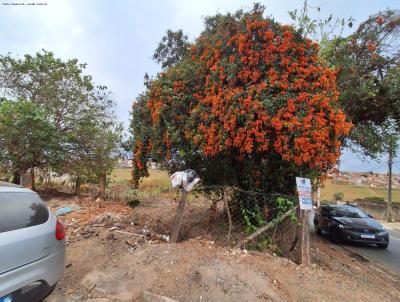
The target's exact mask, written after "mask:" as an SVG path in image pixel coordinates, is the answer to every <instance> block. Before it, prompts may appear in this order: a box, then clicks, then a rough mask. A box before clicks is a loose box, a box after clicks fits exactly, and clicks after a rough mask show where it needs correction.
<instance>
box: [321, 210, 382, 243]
mask: <svg viewBox="0 0 400 302" xmlns="http://www.w3.org/2000/svg"><path fill="white" fill-rule="evenodd" d="M314 227H315V231H316V232H317V234H320V233H321V232H322V231H324V232H327V233H329V235H330V238H331V240H332V242H334V243H339V242H340V241H350V242H362V243H373V244H376V245H377V246H378V247H380V248H387V247H388V246H389V234H388V232H387V231H386V230H385V229H384V228H383V226H382V225H381V224H379V223H378V222H377V221H376V220H374V219H373V217H372V216H371V215H369V214H366V213H365V212H363V211H362V210H360V209H359V208H357V207H356V206H353V205H321V206H320V207H319V208H318V211H317V213H316V214H315V216H314Z"/></svg>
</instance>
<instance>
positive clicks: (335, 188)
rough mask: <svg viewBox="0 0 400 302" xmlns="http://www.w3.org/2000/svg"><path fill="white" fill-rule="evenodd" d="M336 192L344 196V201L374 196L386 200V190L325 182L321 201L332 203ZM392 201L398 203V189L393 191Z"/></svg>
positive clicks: (399, 194) (399, 196)
mask: <svg viewBox="0 0 400 302" xmlns="http://www.w3.org/2000/svg"><path fill="white" fill-rule="evenodd" d="M337 192H342V193H343V194H344V200H346V201H353V200H354V199H357V198H366V197H375V196H378V197H382V198H384V199H385V200H386V199H387V192H386V188H370V187H366V186H357V185H348V184H340V183H332V182H331V181H327V182H326V183H325V184H324V186H323V187H322V188H321V200H328V201H333V194H335V193H337ZM392 199H393V201H394V202H400V190H399V189H394V190H393V197H392Z"/></svg>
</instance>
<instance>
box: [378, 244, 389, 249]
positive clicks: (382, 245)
mask: <svg viewBox="0 0 400 302" xmlns="http://www.w3.org/2000/svg"><path fill="white" fill-rule="evenodd" d="M377 246H378V247H379V248H380V249H387V248H388V246H389V243H378V244H377Z"/></svg>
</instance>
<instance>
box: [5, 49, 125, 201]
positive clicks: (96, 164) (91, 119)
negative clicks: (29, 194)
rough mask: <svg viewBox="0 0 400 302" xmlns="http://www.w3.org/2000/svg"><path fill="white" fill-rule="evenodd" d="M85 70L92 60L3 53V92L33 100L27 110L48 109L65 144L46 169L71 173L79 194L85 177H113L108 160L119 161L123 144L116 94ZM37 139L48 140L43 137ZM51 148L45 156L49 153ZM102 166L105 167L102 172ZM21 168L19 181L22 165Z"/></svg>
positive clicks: (51, 126) (58, 138) (59, 139)
mask: <svg viewBox="0 0 400 302" xmlns="http://www.w3.org/2000/svg"><path fill="white" fill-rule="evenodd" d="M85 68H86V64H80V63H79V62H78V60H76V59H72V60H66V61H63V60H61V59H58V58H55V57H54V55H53V54H52V53H51V52H47V51H45V50H43V51H42V52H38V53H36V54H35V55H34V56H31V55H25V56H24V57H23V59H18V58H14V57H12V56H11V55H10V54H8V55H6V56H0V88H1V94H2V96H4V97H7V98H8V99H10V100H11V103H12V102H17V100H19V99H20V98H23V99H24V100H25V103H27V104H29V108H28V109H27V112H28V111H29V110H31V109H32V110H33V109H35V110H39V111H40V112H44V113H45V114H46V116H45V117H43V121H45V122H46V123H47V124H48V125H49V129H53V130H54V131H57V135H54V137H52V140H53V141H54V144H55V145H57V146H58V147H59V148H58V152H51V154H52V156H47V157H46V161H41V163H40V167H41V168H46V169H48V170H51V171H52V172H57V173H59V174H69V175H70V176H71V177H72V178H73V180H74V181H75V188H76V191H77V193H79V187H80V183H81V182H82V181H85V180H89V179H92V178H93V175H97V176H96V177H97V178H98V179H100V177H99V175H100V174H104V175H107V173H108V172H109V164H108V163H112V162H114V160H115V154H116V153H114V152H113V151H111V150H116V149H117V148H118V146H117V145H118V143H119V140H118V139H116V138H118V137H119V136H120V132H121V127H120V126H119V125H117V124H116V123H115V122H114V121H115V117H114V114H113V109H114V105H115V103H114V101H113V100H112V98H111V94H110V92H109V91H108V89H107V87H106V86H96V85H94V84H93V81H92V78H91V76H88V75H85V74H84V73H83V72H84V70H85ZM27 106H28V105H27ZM32 127H33V125H32ZM113 131H115V133H114V132H113ZM100 133H101V134H100ZM36 143H37V144H45V143H46V142H43V141H40V142H39V138H37V141H36ZM49 148H50V147H48V148H47V149H45V152H44V153H43V154H46V155H47V154H49ZM0 150H2V146H0ZM12 164H13V165H17V163H16V162H13V163H12ZM102 168H103V169H104V171H103V172H100V169H102ZM16 170H17V172H15V174H16V179H17V178H18V175H17V174H18V173H19V171H20V169H16ZM32 171H33V170H32ZM103 179H104V181H105V178H104V177H102V178H101V179H100V180H101V181H100V182H101V183H102V186H103V185H104V182H103ZM103 195H104V194H103Z"/></svg>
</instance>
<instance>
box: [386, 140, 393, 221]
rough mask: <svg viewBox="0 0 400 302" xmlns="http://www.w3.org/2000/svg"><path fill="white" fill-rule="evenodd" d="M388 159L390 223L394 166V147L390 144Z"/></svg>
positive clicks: (388, 208)
mask: <svg viewBox="0 0 400 302" xmlns="http://www.w3.org/2000/svg"><path fill="white" fill-rule="evenodd" d="M388 151H389V158H388V168H389V171H388V191H387V208H386V218H387V221H388V222H392V165H393V145H392V144H391V143H389V150H388Z"/></svg>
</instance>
